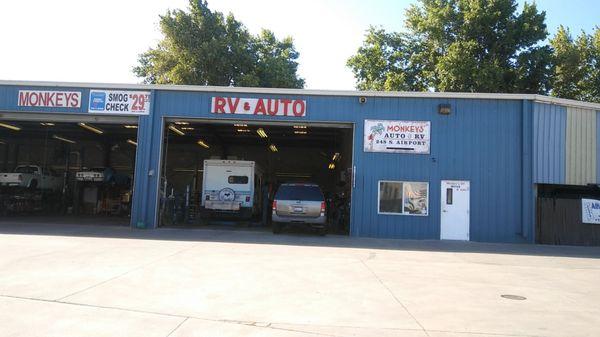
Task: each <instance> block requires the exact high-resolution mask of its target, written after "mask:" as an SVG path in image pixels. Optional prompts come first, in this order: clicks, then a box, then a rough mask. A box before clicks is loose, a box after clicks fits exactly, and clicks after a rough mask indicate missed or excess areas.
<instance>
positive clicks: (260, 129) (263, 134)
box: [256, 128, 268, 138]
mask: <svg viewBox="0 0 600 337" xmlns="http://www.w3.org/2000/svg"><path fill="white" fill-rule="evenodd" d="M256 133H258V135H259V136H260V138H267V137H268V136H267V133H266V132H265V130H263V128H259V129H258V130H256Z"/></svg>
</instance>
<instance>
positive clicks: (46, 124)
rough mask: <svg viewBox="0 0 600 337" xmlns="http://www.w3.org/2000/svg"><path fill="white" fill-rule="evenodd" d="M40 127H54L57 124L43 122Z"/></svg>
mask: <svg viewBox="0 0 600 337" xmlns="http://www.w3.org/2000/svg"><path fill="white" fill-rule="evenodd" d="M40 125H41V126H54V125H56V124H54V123H47V122H41V123H40Z"/></svg>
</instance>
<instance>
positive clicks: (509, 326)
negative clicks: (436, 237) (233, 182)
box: [0, 222, 600, 337]
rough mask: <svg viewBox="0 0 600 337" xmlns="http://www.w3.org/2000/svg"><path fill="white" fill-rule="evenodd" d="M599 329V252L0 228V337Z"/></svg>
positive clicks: (570, 332)
mask: <svg viewBox="0 0 600 337" xmlns="http://www.w3.org/2000/svg"><path fill="white" fill-rule="evenodd" d="M502 295H513V296H505V297H502ZM515 296H516V297H515ZM506 297H508V298H506ZM599 334H600V248H583V247H550V246H533V245H498V244H481V243H472V242H471V243H470V242H467V243H458V242H437V241H422V242H419V241H400V240H375V239H357V238H348V237H342V236H326V237H318V236H312V235H303V234H284V235H278V236H275V235H272V234H271V233H268V232H263V231H239V230H238V231H231V230H202V229H196V230H185V229H161V230H155V231H139V230H131V229H129V228H125V227H100V226H77V225H62V226H57V225H54V226H51V225H47V226H42V225H33V224H32V225H15V224H11V223H7V222H2V223H0V336H61V337H67V336H144V337H152V336H160V337H166V336H383V337H386V336H410V337H413V336H414V337H417V336H418V337H421V336H430V337H450V336H460V337H467V336H468V337H481V336H490V337H491V336H494V337H498V336H568V337H575V336H598V335H599Z"/></svg>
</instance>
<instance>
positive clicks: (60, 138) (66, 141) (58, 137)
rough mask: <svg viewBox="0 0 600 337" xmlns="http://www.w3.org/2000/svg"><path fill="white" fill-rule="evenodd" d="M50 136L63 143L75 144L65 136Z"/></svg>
mask: <svg viewBox="0 0 600 337" xmlns="http://www.w3.org/2000/svg"><path fill="white" fill-rule="evenodd" d="M52 138H54V139H56V140H60V141H63V142H65V143H69V144H75V143H76V142H75V141H74V140H70V139H67V138H65V137H61V136H57V135H52Z"/></svg>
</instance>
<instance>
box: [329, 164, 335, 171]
mask: <svg viewBox="0 0 600 337" xmlns="http://www.w3.org/2000/svg"><path fill="white" fill-rule="evenodd" d="M327 168H329V169H330V170H333V169H334V168H335V164H334V163H330V164H329V166H327Z"/></svg>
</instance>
